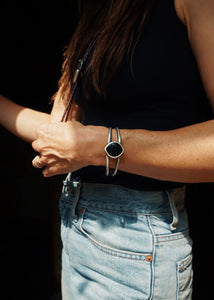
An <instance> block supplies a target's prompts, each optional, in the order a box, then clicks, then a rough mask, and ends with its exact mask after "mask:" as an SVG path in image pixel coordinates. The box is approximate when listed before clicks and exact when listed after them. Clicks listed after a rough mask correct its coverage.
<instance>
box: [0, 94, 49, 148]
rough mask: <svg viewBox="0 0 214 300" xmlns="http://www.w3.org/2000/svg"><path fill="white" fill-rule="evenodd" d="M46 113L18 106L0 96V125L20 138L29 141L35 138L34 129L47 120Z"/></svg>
mask: <svg viewBox="0 0 214 300" xmlns="http://www.w3.org/2000/svg"><path fill="white" fill-rule="evenodd" d="M49 118H50V116H49V115H48V114H45V113H42V112H39V111H35V110H33V109H29V108H26V107H23V106H20V105H18V104H16V103H14V102H12V101H11V100H9V99H8V98H6V97H4V96H0V125H2V126H4V127H5V128H6V129H7V130H8V131H10V132H11V133H13V134H14V135H16V136H18V137H20V138H21V139H23V140H25V141H27V142H29V143H31V142H32V141H33V140H35V139H36V129H37V128H38V126H39V125H40V124H42V123H46V122H48V121H49Z"/></svg>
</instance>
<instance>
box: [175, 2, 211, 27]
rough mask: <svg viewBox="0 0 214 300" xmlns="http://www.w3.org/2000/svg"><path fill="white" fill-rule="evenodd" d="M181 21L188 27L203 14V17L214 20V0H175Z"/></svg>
mask: <svg viewBox="0 0 214 300" xmlns="http://www.w3.org/2000/svg"><path fill="white" fill-rule="evenodd" d="M174 3H175V9H176V12H177V15H178V17H179V18H180V20H181V21H182V22H183V23H184V24H185V25H186V26H187V27H189V26H190V22H191V21H193V22H194V20H196V19H197V18H198V17H199V16H200V15H201V14H202V12H203V17H208V18H209V17H212V18H214V0H174Z"/></svg>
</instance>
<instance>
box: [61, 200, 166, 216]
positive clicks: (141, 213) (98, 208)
mask: <svg viewBox="0 0 214 300" xmlns="http://www.w3.org/2000/svg"><path fill="white" fill-rule="evenodd" d="M65 201H66V200H65ZM69 204H70V203H69ZM71 204H72V203H71ZM78 205H79V206H80V207H83V208H84V209H92V210H98V211H106V212H112V213H120V214H131V215H134V214H138V215H142V216H153V215H171V210H169V211H168V212H157V211H155V212H152V213H148V212H137V211H121V210H119V209H118V210H114V209H107V208H100V207H93V206H88V205H87V204H83V203H81V201H80V202H79V204H78Z"/></svg>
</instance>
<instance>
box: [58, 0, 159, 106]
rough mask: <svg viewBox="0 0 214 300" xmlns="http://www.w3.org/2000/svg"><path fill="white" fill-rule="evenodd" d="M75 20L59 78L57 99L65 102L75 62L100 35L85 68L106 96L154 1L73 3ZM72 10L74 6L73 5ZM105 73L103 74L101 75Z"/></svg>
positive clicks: (121, 0) (85, 1)
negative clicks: (76, 11) (75, 14)
mask: <svg viewBox="0 0 214 300" xmlns="http://www.w3.org/2000/svg"><path fill="white" fill-rule="evenodd" d="M72 2H73V4H74V5H76V8H77V9H78V21H77V25H76V29H75V31H74V34H73V36H72V39H71V42H70V44H69V45H68V47H67V49H66V51H65V52H64V62H63V66H62V76H61V78H60V80H59V90H58V92H57V93H56V95H55V96H54V97H53V98H55V97H56V96H59V97H60V98H62V99H63V101H65V103H66V102H67V101H68V100H69V98H70V95H71V82H72V77H73V74H74V71H75V69H76V67H77V63H78V60H79V59H80V58H81V55H82V54H83V52H84V50H85V49H86V47H87V45H88V44H89V43H90V41H91V40H92V39H93V38H94V37H95V36H97V34H99V38H98V40H97V42H96V44H95V47H94V51H93V55H92V59H91V62H90V64H89V66H88V68H87V72H88V74H89V73H90V76H91V83H92V84H93V86H94V88H95V89H96V90H97V91H98V92H99V93H103V94H105V91H106V87H107V84H108V82H109V80H110V79H111V77H112V75H113V74H114V72H115V71H116V70H117V68H118V66H119V65H120V63H121V61H122V60H123V58H124V57H125V56H126V55H127V54H128V53H130V50H131V49H133V40H134V38H136V40H137V39H138V38H139V36H140V34H141V32H142V29H143V25H144V21H145V19H146V17H147V16H148V13H149V11H150V9H151V7H152V5H153V3H154V2H155V0H76V1H74V0H73V1H72ZM74 7H75V6H74ZM102 70H105V72H102Z"/></svg>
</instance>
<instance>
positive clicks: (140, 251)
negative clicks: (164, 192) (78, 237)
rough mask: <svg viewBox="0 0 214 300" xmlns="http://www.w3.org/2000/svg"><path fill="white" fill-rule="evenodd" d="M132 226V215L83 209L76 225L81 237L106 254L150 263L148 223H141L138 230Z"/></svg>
mask: <svg viewBox="0 0 214 300" xmlns="http://www.w3.org/2000/svg"><path fill="white" fill-rule="evenodd" d="M145 218H146V217H145ZM135 226H136V215H135V214H133V215H129V216H127V215H126V216H124V215H122V214H121V215H120V214H118V213H115V212H110V211H102V210H100V211H99V210H92V209H84V211H83V212H82V216H81V218H80V223H79V229H80V231H81V232H82V234H83V235H84V236H85V237H87V238H88V239H89V240H90V242H92V243H93V244H94V246H96V247H97V248H99V249H100V250H102V251H104V252H106V253H107V254H110V255H114V256H117V257H121V258H127V259H134V260H141V261H146V262H151V260H152V250H153V246H152V242H153V241H152V235H151V233H150V230H149V229H148V224H147V222H146V221H145V224H141V231H139V230H138V228H137V229H136V228H135ZM140 236H141V238H140Z"/></svg>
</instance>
